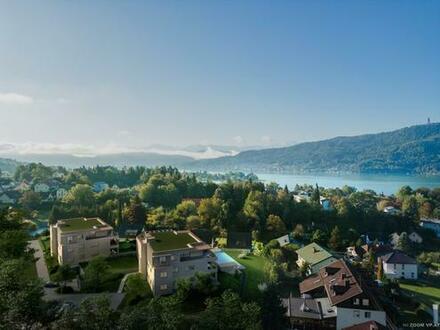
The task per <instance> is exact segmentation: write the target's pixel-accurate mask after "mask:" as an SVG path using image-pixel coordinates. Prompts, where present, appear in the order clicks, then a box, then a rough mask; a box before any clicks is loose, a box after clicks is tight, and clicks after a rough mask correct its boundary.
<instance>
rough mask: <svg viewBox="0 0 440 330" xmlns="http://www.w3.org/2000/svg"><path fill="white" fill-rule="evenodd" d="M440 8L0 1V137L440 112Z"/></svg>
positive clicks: (327, 128) (409, 120)
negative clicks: (0, 127)
mask: <svg viewBox="0 0 440 330" xmlns="http://www.w3.org/2000/svg"><path fill="white" fill-rule="evenodd" d="M439 17H440V2H439V1H313V2H312V1H244V0H243V1H238V0H237V1H202V0H201V1H154V2H146V1H38V2H37V1H0V118H1V123H2V125H1V126H2V129H1V130H0V143H3V144H4V143H11V144H21V145H22V146H26V148H28V150H29V149H32V148H34V147H35V148H37V146H40V147H41V146H43V147H42V148H44V146H45V147H46V148H47V149H48V150H49V149H50V148H55V147H56V146H59V147H58V148H60V149H63V148H66V149H69V148H72V146H84V147H86V148H91V149H93V148H101V150H107V149H108V150H111V149H117V148H121V149H123V148H142V147H144V146H148V145H151V144H166V145H181V146H183V145H190V144H199V143H203V144H207V143H209V144H222V145H237V144H238V145H261V144H264V145H283V144H289V143H293V142H299V141H308V140H318V139H323V138H329V137H333V136H338V135H355V134H361V133H368V132H379V131H384V130H392V129H396V128H400V127H403V126H409V125H413V124H418V123H423V122H425V121H426V118H427V117H431V120H432V121H440V19H439ZM23 148H24V147H23Z"/></svg>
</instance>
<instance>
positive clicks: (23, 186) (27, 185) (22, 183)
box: [15, 181, 31, 192]
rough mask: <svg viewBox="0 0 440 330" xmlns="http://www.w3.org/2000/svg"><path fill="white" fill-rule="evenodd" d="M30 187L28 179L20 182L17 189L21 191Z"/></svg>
mask: <svg viewBox="0 0 440 330" xmlns="http://www.w3.org/2000/svg"><path fill="white" fill-rule="evenodd" d="M30 189H31V186H30V184H29V183H27V182H26V181H22V182H20V184H19V185H18V186H17V187H16V188H15V190H17V191H20V192H24V191H28V190H30Z"/></svg>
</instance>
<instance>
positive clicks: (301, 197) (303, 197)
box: [293, 191, 310, 203]
mask: <svg viewBox="0 0 440 330" xmlns="http://www.w3.org/2000/svg"><path fill="white" fill-rule="evenodd" d="M293 199H294V200H295V202H297V203H301V202H309V201H310V194H308V193H306V192H304V191H302V192H299V193H298V194H296V195H293Z"/></svg>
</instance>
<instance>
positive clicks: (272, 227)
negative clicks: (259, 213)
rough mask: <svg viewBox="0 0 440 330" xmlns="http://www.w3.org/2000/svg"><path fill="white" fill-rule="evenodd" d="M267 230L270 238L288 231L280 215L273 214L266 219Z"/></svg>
mask: <svg viewBox="0 0 440 330" xmlns="http://www.w3.org/2000/svg"><path fill="white" fill-rule="evenodd" d="M266 230H267V233H268V235H269V237H270V238H276V237H279V236H281V235H283V234H285V233H286V225H285V224H284V221H283V220H281V218H280V217H279V216H277V215H273V214H271V215H269V216H268V218H267V221H266Z"/></svg>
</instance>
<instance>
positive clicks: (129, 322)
mask: <svg viewBox="0 0 440 330" xmlns="http://www.w3.org/2000/svg"><path fill="white" fill-rule="evenodd" d="M182 321H183V315H182V313H181V311H180V301H179V300H178V299H176V298H175V297H173V296H171V297H161V298H153V299H151V300H150V301H144V302H142V303H140V304H138V305H136V306H133V307H132V308H130V309H126V310H125V311H124V312H123V313H122V315H121V318H120V320H119V329H121V330H142V329H147V330H174V329H179V328H180V327H181V325H182Z"/></svg>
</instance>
